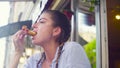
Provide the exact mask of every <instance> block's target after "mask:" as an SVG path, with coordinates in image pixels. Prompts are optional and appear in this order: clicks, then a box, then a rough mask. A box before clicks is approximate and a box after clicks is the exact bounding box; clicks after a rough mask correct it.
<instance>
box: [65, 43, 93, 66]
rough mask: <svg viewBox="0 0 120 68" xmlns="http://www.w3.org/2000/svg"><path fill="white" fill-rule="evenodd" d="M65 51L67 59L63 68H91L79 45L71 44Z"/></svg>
mask: <svg viewBox="0 0 120 68" xmlns="http://www.w3.org/2000/svg"><path fill="white" fill-rule="evenodd" d="M67 50H68V55H67V57H68V58H67V64H66V67H65V68H91V65H90V62H89V60H88V57H87V55H86V53H85V51H84V49H83V47H82V46H81V45H80V44H78V43H76V42H72V43H70V44H69V47H67Z"/></svg>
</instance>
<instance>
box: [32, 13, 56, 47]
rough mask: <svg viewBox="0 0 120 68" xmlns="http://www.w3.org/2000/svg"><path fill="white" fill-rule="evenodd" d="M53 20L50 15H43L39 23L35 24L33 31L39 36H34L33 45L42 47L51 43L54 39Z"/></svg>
mask: <svg viewBox="0 0 120 68" xmlns="http://www.w3.org/2000/svg"><path fill="white" fill-rule="evenodd" d="M54 28H55V27H53V20H52V19H51V15H50V14H49V13H43V14H42V15H41V16H40V17H39V19H38V20H37V22H36V23H35V24H33V31H35V32H37V35H35V36H33V38H32V43H33V44H35V45H41V44H45V43H49V42H50V41H52V40H53V39H54V35H53V30H54Z"/></svg>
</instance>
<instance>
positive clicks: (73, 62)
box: [11, 10, 91, 68]
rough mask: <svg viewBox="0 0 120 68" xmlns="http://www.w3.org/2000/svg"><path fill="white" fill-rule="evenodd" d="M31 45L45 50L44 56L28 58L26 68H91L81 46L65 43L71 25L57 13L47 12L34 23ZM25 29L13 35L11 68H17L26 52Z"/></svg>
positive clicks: (36, 55) (55, 11) (74, 43)
mask: <svg viewBox="0 0 120 68" xmlns="http://www.w3.org/2000/svg"><path fill="white" fill-rule="evenodd" d="M32 27H33V31H34V32H36V33H37V34H36V35H35V36H32V43H33V44H35V45H38V46H41V47H42V48H43V49H44V52H43V53H42V54H35V55H33V56H31V57H29V58H28V60H27V61H26V63H25V65H24V68H91V66H90V63H89V60H88V58H87V56H86V54H85V52H84V49H83V48H82V47H81V45H80V44H78V43H76V42H66V41H67V40H68V39H69V37H70V32H71V25H70V22H69V20H68V19H67V17H66V16H65V15H64V14H63V13H61V12H59V11H57V10H45V11H43V12H42V13H41V15H40V16H39V17H38V19H37V22H36V23H35V24H33V26H32ZM25 35H27V32H26V31H25V30H20V31H18V32H17V33H16V34H15V35H14V39H13V41H14V45H15V55H14V60H13V63H12V64H11V68H16V67H17V64H18V61H19V59H20V57H21V55H22V52H23V51H24V37H25Z"/></svg>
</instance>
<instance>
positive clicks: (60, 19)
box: [42, 10, 71, 44]
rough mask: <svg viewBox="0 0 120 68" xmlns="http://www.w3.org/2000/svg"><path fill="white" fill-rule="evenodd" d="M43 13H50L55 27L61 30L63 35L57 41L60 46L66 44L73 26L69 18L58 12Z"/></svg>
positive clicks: (47, 11)
mask: <svg viewBox="0 0 120 68" xmlns="http://www.w3.org/2000/svg"><path fill="white" fill-rule="evenodd" d="M42 13H49V14H50V15H51V17H52V20H53V21H54V24H53V26H55V27H57V26H59V27H60V28H61V34H60V35H59V37H58V38H57V39H56V41H57V42H59V43H60V44H62V43H64V42H66V41H67V40H68V39H69V37H70V32H71V25H70V21H69V20H68V18H67V16H66V15H64V14H63V13H62V12H60V11H58V10H44V11H43V12H42Z"/></svg>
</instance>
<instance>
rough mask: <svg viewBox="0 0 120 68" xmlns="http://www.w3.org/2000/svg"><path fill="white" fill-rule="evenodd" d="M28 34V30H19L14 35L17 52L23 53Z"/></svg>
mask: <svg viewBox="0 0 120 68" xmlns="http://www.w3.org/2000/svg"><path fill="white" fill-rule="evenodd" d="M26 34H27V30H23V29H22V30H19V31H18V32H17V33H16V34H15V35H14V36H13V43H14V46H15V52H16V53H19V54H22V53H23V51H24V49H25V35H26Z"/></svg>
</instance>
